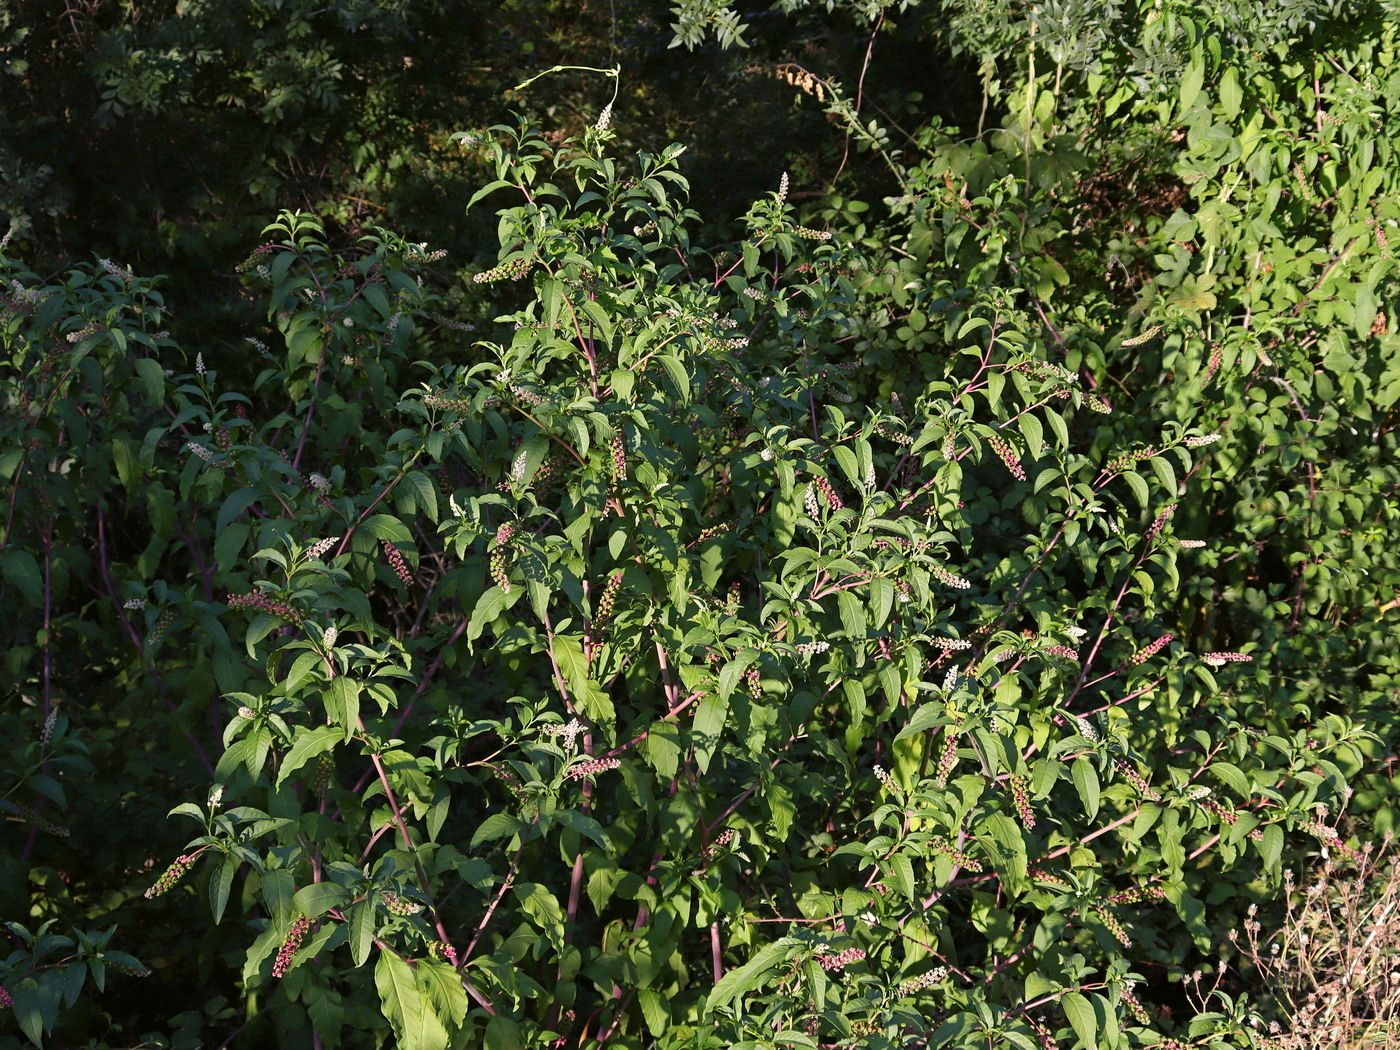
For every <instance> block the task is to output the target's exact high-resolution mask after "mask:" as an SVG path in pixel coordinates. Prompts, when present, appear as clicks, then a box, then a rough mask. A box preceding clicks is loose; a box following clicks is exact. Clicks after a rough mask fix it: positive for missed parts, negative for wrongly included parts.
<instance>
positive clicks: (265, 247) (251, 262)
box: [234, 241, 277, 273]
mask: <svg viewBox="0 0 1400 1050" xmlns="http://www.w3.org/2000/svg"><path fill="white" fill-rule="evenodd" d="M276 250H277V245H276V244H275V243H274V242H272V241H265V242H264V243H262V244H260V245H258V246H257V247H256V248H254V249H253V252H252V254H251V255H249V256H248V258H246V259H244V260H243V261H242V262H241V263H239V264H238V265H237V266H235V267H234V270H235V271H236V272H238V273H247V272H248V271H249V270H251V269H253V268H254V267H256V266H257V265H258V263H259V262H261V261H262V258H263V256H265V255H267V254H269V253H270V252H273V251H276Z"/></svg>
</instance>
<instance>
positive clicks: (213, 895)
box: [209, 853, 241, 926]
mask: <svg viewBox="0 0 1400 1050" xmlns="http://www.w3.org/2000/svg"><path fill="white" fill-rule="evenodd" d="M240 866H241V862H240V861H239V859H238V858H237V857H235V856H233V855H232V854H231V853H226V854H224V857H223V860H222V861H221V862H220V863H219V866H218V867H217V868H215V869H214V874H213V875H211V876H210V878H209V910H210V911H211V912H213V915H214V925H216V926H217V925H218V924H219V922H220V921H221V920H222V919H223V917H224V908H225V907H227V905H228V895H229V890H230V889H231V888H232V887H233V876H234V875H235V874H236V873H237V871H238V869H239V867H240Z"/></svg>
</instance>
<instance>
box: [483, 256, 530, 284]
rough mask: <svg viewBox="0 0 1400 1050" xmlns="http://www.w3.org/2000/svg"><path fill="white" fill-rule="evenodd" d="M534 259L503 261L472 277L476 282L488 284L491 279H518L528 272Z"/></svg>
mask: <svg viewBox="0 0 1400 1050" xmlns="http://www.w3.org/2000/svg"><path fill="white" fill-rule="evenodd" d="M534 262H535V260H534V259H530V258H522V259H516V260H514V261H512V262H504V263H501V264H500V265H499V266H493V267H491V269H489V270H483V271H481V273H479V274H477V275H476V276H475V277H473V278H472V280H473V281H475V282H476V283H477V284H490V283H491V282H493V281H507V280H509V281H518V280H520V278H522V277H524V276H525V275H526V274H527V273H529V272H530V267H531V266H532V265H534Z"/></svg>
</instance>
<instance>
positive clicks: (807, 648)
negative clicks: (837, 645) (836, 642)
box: [797, 642, 831, 656]
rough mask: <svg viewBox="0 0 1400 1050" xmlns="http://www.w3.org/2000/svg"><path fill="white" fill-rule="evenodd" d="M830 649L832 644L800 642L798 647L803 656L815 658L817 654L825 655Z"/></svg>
mask: <svg viewBox="0 0 1400 1050" xmlns="http://www.w3.org/2000/svg"><path fill="white" fill-rule="evenodd" d="M830 648H831V643H830V642H799V643H798V645H797V651H798V652H799V653H800V654H802V655H803V656H815V655H816V654H817V653H824V652H826V651H827V650H828V649H830Z"/></svg>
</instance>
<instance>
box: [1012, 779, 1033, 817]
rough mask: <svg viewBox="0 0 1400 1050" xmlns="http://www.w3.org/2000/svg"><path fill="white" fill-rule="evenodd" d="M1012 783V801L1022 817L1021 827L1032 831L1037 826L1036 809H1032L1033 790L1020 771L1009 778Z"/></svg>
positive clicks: (1017, 813) (1018, 814)
mask: <svg viewBox="0 0 1400 1050" xmlns="http://www.w3.org/2000/svg"><path fill="white" fill-rule="evenodd" d="M1009 782H1010V785H1011V802H1012V804H1013V805H1014V806H1015V807H1016V816H1017V817H1019V818H1020V821H1021V827H1022V828H1024V829H1025V830H1026V831H1030V830H1031V829H1032V828H1034V827H1035V811H1034V810H1032V809H1031V792H1030V786H1029V785H1028V784H1027V782H1026V778H1025V777H1023V776H1021V775H1020V774H1019V773H1012V774H1011V777H1010V778H1009Z"/></svg>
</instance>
